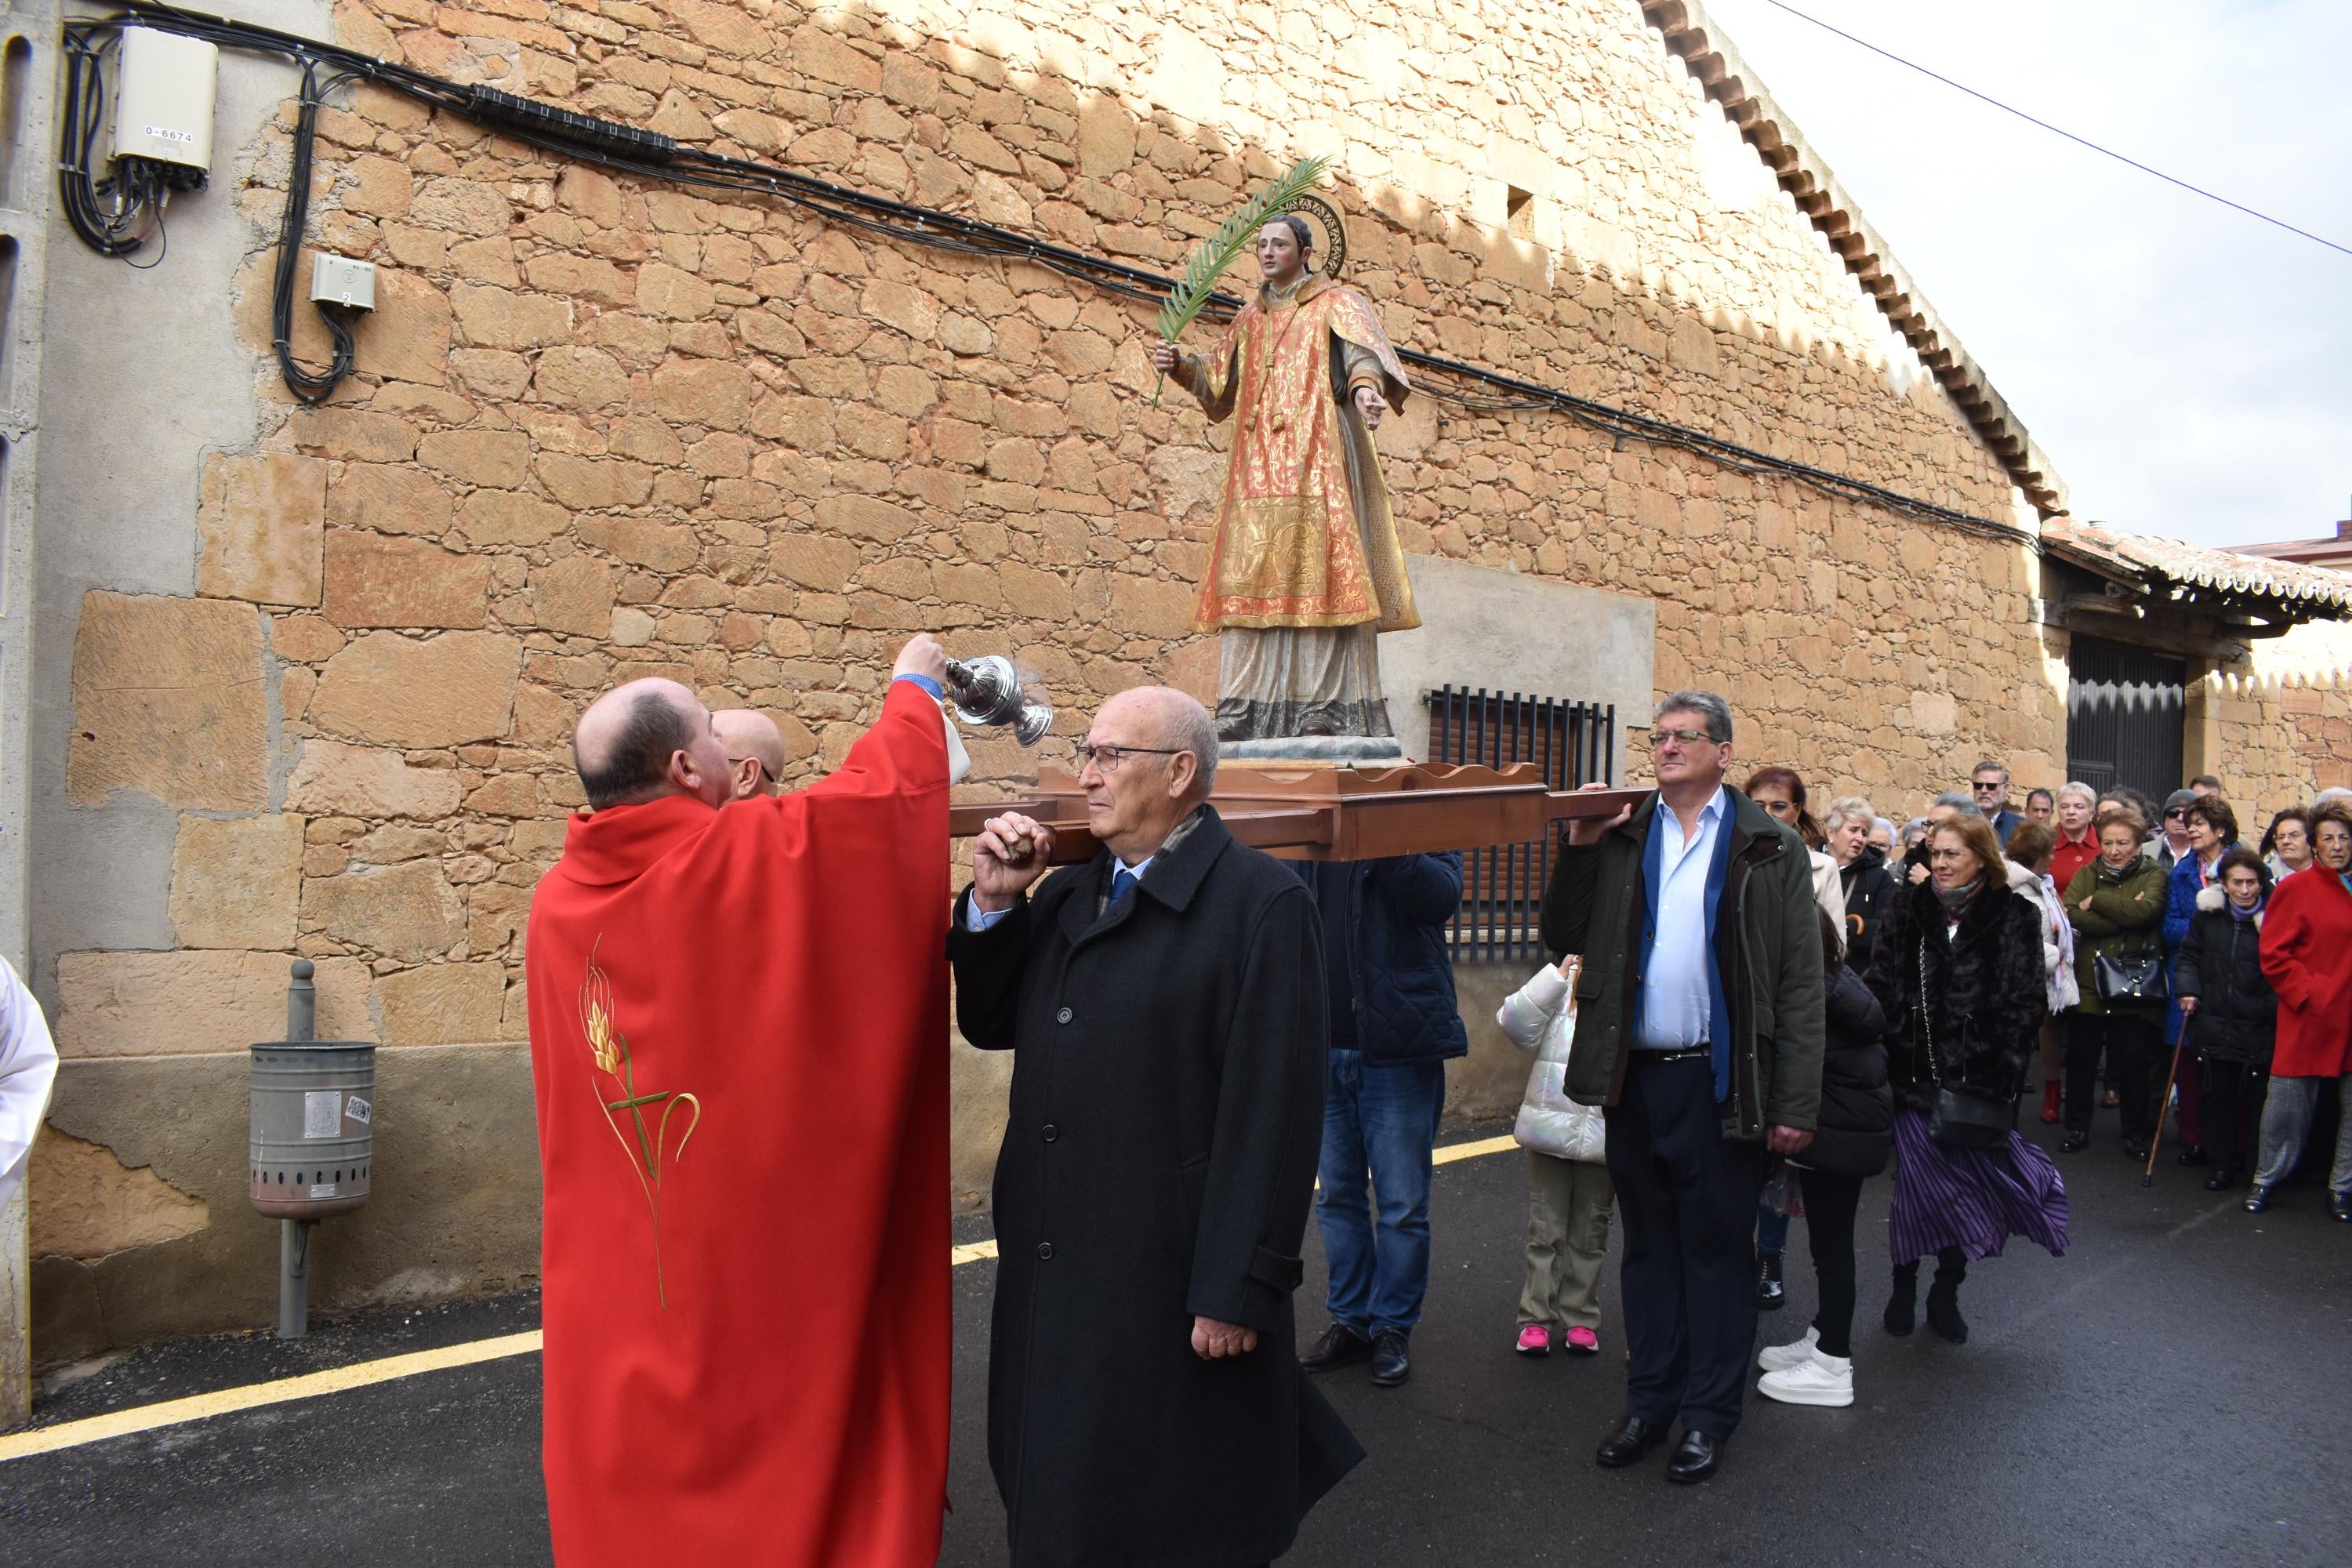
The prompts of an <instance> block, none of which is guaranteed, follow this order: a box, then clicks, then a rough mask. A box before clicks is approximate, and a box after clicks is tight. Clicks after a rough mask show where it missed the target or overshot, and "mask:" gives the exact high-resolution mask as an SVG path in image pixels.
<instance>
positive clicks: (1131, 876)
mask: <svg viewBox="0 0 2352 1568" xmlns="http://www.w3.org/2000/svg"><path fill="white" fill-rule="evenodd" d="M1141 880H1143V879H1142V878H1140V877H1139V876H1137V875H1136V874H1135V873H1134V872H1132V871H1130V870H1129V869H1128V868H1126V867H1124V866H1121V867H1120V868H1118V870H1116V871H1114V872H1112V873H1111V878H1110V903H1109V905H1108V908H1110V909H1114V910H1115V909H1117V908H1118V901H1119V900H1121V899H1123V898H1125V897H1127V896H1128V894H1129V893H1131V892H1133V891H1135V885H1136V884H1137V883H1138V882H1140V881H1141Z"/></svg>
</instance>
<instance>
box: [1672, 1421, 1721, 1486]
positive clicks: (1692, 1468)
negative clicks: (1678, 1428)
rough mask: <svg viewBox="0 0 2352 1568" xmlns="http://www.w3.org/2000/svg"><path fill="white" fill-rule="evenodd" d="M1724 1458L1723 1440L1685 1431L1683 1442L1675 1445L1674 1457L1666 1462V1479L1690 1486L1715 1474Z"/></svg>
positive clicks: (1702, 1433) (1701, 1433)
mask: <svg viewBox="0 0 2352 1568" xmlns="http://www.w3.org/2000/svg"><path fill="white" fill-rule="evenodd" d="M1722 1458H1723V1440H1722V1439H1721V1438H1720V1437H1710V1436H1707V1435H1706V1433H1704V1432H1692V1431H1687V1430H1686V1431H1685V1432H1684V1433H1683V1440H1682V1441H1681V1442H1679V1443H1677V1444H1675V1451H1674V1454H1673V1455H1672V1457H1670V1458H1668V1459H1667V1460H1666V1479H1668V1480H1670V1481H1680V1482H1681V1483H1682V1484H1683V1485H1685V1486H1689V1485H1691V1484H1692V1483H1693V1482H1695V1481H1703V1480H1705V1479H1706V1478H1707V1477H1709V1476H1711V1475H1713V1474H1715V1467H1716V1465H1717V1463H1718V1462H1720V1461H1721V1459H1722Z"/></svg>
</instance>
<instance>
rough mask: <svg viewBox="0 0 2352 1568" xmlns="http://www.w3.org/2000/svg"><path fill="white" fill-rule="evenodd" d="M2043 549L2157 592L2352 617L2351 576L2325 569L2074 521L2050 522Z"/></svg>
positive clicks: (2044, 532)
mask: <svg viewBox="0 0 2352 1568" xmlns="http://www.w3.org/2000/svg"><path fill="white" fill-rule="evenodd" d="M2042 548H2043V549H2044V550H2047V551H2049V552H2052V553H2053V554H2056V555H2058V556H2061V557H2062V558H2072V559H2074V560H2075V561H2077V562H2079V563H2082V564H2084V565H2088V566H2091V567H2092V568H2094V569H2095V570H2105V571H2108V572H2110V573H2111V574H2112V573H2122V574H2128V575H2129V576H2131V577H2134V578H2137V580H2138V581H2139V582H2140V584H2141V586H2143V587H2145V588H2147V589H2149V590H2151V591H2152V590H2154V589H2156V588H2158V587H2161V586H2165V585H2168V584H2169V585H2178V586H2183V587H2192V588H2204V589H2208V590H2210V591H2212V592H2215V593H2221V594H2231V595H2238V596H2241V597H2244V598H2253V599H2267V600H2270V601H2272V602H2273V603H2275V604H2278V605H2281V606H2283V607H2287V608H2301V609H2302V610H2304V611H2305V614H2306V616H2310V615H2311V614H2312V613H2314V612H2317V613H2318V618H2322V619H2333V618H2335V617H2336V614H2341V613H2345V612H2352V573H2347V572H2332V571H2330V570H2328V569H2327V568H2326V567H2324V566H2305V565H2304V564H2302V563H2299V562H2294V561H2273V560H2270V559H2268V558H2267V557H2264V556H2260V555H2241V554H2239V553H2238V552H2236V551H2234V550H2209V549H2207V548H2205V547H2204V546H2203V545H2199V544H2190V543H2189V542H2186V541H2183V540H2179V539H2158V538H2155V537H2153V536H2152V535H2148V534H2144V533H2119V532H2116V531H2114V530H2112V529H2105V528H2100V527H2097V526H2095V525H2094V524H2091V523H2087V522H2077V521H2074V520H2073V519H2072V518H2063V519H2058V520H2055V521H2050V522H2046V523H2044V524H2043V525H2042Z"/></svg>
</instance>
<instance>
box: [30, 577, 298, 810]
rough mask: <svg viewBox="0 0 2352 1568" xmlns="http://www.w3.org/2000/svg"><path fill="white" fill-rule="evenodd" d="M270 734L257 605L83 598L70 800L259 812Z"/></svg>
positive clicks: (96, 594) (97, 594) (69, 755)
mask: <svg viewBox="0 0 2352 1568" xmlns="http://www.w3.org/2000/svg"><path fill="white" fill-rule="evenodd" d="M268 729H269V707H268V689H267V687H266V686H265V684H264V682H263V679H262V667H261V615H260V612H259V611H257V610H256V609H254V608H253V607H252V606H251V605H240V604H233V603H228V602H226V601H222V600H215V599H166V598H150V597H143V596H133V595H123V594H109V593H105V592H102V591H99V590H92V591H91V592H89V593H87V594H85V595H82V603H81V623H80V625H79V626H78V627H76V629H75V633H74V653H73V729H72V731H71V737H72V738H71V739H70V741H68V744H67V752H66V795H67V798H68V799H69V800H71V801H73V802H74V803H75V804H76V805H98V804H99V803H100V802H101V801H103V800H105V799H106V797H107V795H109V794H110V793H111V792H112V791H114V790H117V789H133V790H140V791H143V792H144V793H145V794H147V795H152V796H154V797H155V798H156V799H157V800H160V801H162V802H163V804H164V805H173V806H179V807H181V808H183V809H191V810H198V811H257V810H259V809H261V808H262V807H263V806H264V805H268V795H269V771H268Z"/></svg>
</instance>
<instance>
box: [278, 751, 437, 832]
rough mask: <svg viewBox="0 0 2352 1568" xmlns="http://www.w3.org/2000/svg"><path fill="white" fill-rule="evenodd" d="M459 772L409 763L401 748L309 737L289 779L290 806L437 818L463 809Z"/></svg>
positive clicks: (326, 812)
mask: <svg viewBox="0 0 2352 1568" xmlns="http://www.w3.org/2000/svg"><path fill="white" fill-rule="evenodd" d="M459 793H460V791H459V786H458V784H457V774H456V773H452V772H451V771H450V770H448V769H446V768H416V767H411V766H409V765H408V763H406V761H404V759H403V758H402V756H401V754H400V753H399V752H393V751H386V750H383V748H381V747H376V746H346V745H342V744H340V743H339V742H333V741H316V740H313V741H305V742H302V760H301V761H300V762H299V763H296V764H295V767H294V773H293V776H292V777H291V778H289V780H287V783H286V807H287V809H288V810H289V811H299V812H307V813H309V814H310V816H357V817H364V818H368V819H371V820H373V819H379V818H383V817H389V816H407V817H417V818H423V819H425V820H431V819H433V818H436V817H443V816H448V815H450V814H451V813H452V812H454V811H456V810H457V797H458V795H459Z"/></svg>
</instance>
